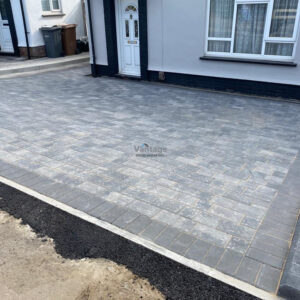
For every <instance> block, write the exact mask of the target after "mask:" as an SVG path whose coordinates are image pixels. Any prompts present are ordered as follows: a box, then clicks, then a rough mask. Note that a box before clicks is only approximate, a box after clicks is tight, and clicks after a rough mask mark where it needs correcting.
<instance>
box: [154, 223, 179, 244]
mask: <svg viewBox="0 0 300 300" xmlns="http://www.w3.org/2000/svg"><path fill="white" fill-rule="evenodd" d="M180 233H181V232H180V231H179V230H178V229H176V228H173V227H168V228H166V229H165V230H164V231H163V232H162V233H161V234H160V235H159V236H158V237H157V238H156V239H155V240H154V241H155V243H156V244H158V245H160V246H163V247H168V246H169V245H170V244H171V243H172V242H173V241H174V239H175V238H176V237H177V236H178V235H179V234H180Z"/></svg>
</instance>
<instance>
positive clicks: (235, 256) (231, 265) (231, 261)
mask: <svg viewBox="0 0 300 300" xmlns="http://www.w3.org/2000/svg"><path fill="white" fill-rule="evenodd" d="M242 259H243V255H242V254H240V253H238V252H236V251H233V250H226V251H225V253H224V254H223V256H222V257H221V260H220V262H219V263H218V265H217V269H218V270H220V271H222V272H224V273H225V274H228V275H235V274H236V271H237V269H238V267H239V265H240V263H241V261H242Z"/></svg>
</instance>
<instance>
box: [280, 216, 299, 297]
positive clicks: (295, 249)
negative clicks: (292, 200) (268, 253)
mask: <svg viewBox="0 0 300 300" xmlns="http://www.w3.org/2000/svg"><path fill="white" fill-rule="evenodd" d="M279 295H280V296H282V297H284V298H287V299H300V219H299V220H298V223H297V226H296V230H295V235H294V238H293V242H292V246H291V249H290V253H289V256H288V259H287V262H286V265H285V268H284V272H283V276H282V279H281V282H280V286H279Z"/></svg>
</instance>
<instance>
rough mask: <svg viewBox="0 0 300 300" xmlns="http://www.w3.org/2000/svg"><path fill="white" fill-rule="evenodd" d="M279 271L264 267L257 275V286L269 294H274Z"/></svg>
mask: <svg viewBox="0 0 300 300" xmlns="http://www.w3.org/2000/svg"><path fill="white" fill-rule="evenodd" d="M280 273H281V272H280V270H278V269H276V268H273V267H270V266H268V265H264V266H263V267H262V269H261V271H260V274H259V275H258V280H257V284H256V285H257V286H258V287H259V288H262V289H264V290H266V291H269V292H271V293H275V292H276V290H277V287H278V281H279V279H280Z"/></svg>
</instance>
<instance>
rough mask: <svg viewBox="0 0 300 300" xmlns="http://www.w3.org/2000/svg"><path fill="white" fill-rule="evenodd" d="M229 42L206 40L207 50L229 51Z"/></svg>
mask: <svg viewBox="0 0 300 300" xmlns="http://www.w3.org/2000/svg"><path fill="white" fill-rule="evenodd" d="M230 44H231V42H227V41H208V51H211V52H230Z"/></svg>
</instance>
